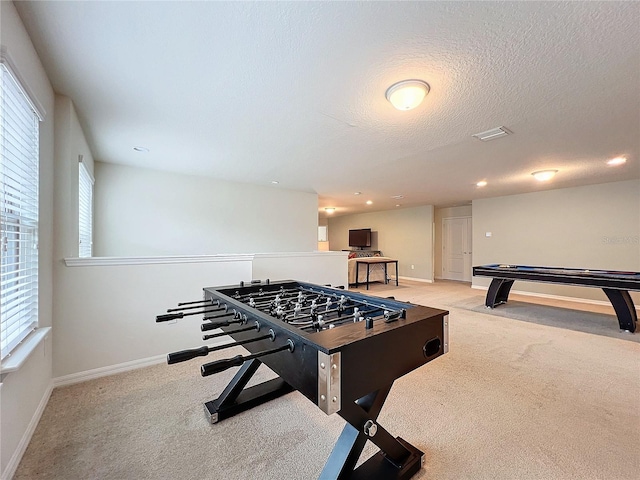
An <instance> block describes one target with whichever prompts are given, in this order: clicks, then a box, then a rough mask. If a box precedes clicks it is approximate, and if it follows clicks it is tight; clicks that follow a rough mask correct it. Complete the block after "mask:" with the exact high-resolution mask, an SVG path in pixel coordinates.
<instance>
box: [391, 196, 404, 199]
mask: <svg viewBox="0 0 640 480" xmlns="http://www.w3.org/2000/svg"><path fill="white" fill-rule="evenodd" d="M391 198H395V199H396V200H399V199H401V198H404V195H394V196H393V197H391Z"/></svg>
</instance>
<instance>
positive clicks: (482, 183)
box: [476, 180, 487, 187]
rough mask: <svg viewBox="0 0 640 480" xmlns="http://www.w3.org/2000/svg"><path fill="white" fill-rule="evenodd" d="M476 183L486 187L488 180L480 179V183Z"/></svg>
mask: <svg viewBox="0 0 640 480" xmlns="http://www.w3.org/2000/svg"><path fill="white" fill-rule="evenodd" d="M476 185H477V186H478V187H486V186H487V181H486V180H480V181H479V182H478V183H476Z"/></svg>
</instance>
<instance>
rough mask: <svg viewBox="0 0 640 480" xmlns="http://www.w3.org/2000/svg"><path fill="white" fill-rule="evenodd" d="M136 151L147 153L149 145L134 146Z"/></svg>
mask: <svg viewBox="0 0 640 480" xmlns="http://www.w3.org/2000/svg"><path fill="white" fill-rule="evenodd" d="M133 149H134V150H135V151H136V152H142V153H147V152H148V151H149V149H148V148H147V147H133Z"/></svg>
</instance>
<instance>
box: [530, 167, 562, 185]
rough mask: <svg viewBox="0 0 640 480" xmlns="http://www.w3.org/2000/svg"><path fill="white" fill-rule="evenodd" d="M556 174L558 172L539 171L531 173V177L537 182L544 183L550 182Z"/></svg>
mask: <svg viewBox="0 0 640 480" xmlns="http://www.w3.org/2000/svg"><path fill="white" fill-rule="evenodd" d="M556 173H558V170H540V171H538V172H533V173H532V174H531V175H533V178H535V179H536V180H538V181H539V182H546V181H547V180H551V179H552V178H553V177H555V176H556Z"/></svg>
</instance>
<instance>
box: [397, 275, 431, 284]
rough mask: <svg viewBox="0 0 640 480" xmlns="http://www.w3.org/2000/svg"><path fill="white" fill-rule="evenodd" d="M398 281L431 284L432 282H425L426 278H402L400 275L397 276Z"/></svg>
mask: <svg viewBox="0 0 640 480" xmlns="http://www.w3.org/2000/svg"><path fill="white" fill-rule="evenodd" d="M398 279H399V280H411V281H412V282H423V283H433V280H427V279H426V278H414V277H403V276H402V275H398Z"/></svg>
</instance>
